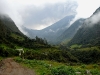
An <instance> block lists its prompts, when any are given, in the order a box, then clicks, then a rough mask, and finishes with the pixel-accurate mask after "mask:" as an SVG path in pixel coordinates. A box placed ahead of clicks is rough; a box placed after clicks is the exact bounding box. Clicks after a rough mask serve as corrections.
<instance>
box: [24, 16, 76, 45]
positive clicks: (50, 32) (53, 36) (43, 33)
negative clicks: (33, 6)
mask: <svg viewBox="0 0 100 75" xmlns="http://www.w3.org/2000/svg"><path fill="white" fill-rule="evenodd" d="M74 18H75V16H74V15H70V16H66V17H64V18H63V19H61V20H59V21H58V22H56V23H54V24H52V25H51V26H49V27H47V28H44V29H42V30H30V29H27V28H24V30H25V31H26V32H27V33H28V36H29V37H31V38H34V37H36V36H39V37H41V38H46V39H47V40H48V42H50V43H55V42H56V41H58V40H57V38H58V37H59V36H60V35H61V34H62V33H63V32H64V31H65V30H66V29H67V28H68V27H69V25H70V22H71V21H72V20H73V19H74Z"/></svg>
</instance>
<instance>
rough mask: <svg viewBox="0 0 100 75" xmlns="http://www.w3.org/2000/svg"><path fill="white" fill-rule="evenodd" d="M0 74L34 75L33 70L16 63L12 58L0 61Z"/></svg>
mask: <svg viewBox="0 0 100 75" xmlns="http://www.w3.org/2000/svg"><path fill="white" fill-rule="evenodd" d="M0 75H35V73H34V71H33V70H31V69H27V68H24V67H22V66H21V65H19V64H18V63H16V62H15V61H14V60H13V59H12V58H7V59H4V60H2V61H1V62H0Z"/></svg>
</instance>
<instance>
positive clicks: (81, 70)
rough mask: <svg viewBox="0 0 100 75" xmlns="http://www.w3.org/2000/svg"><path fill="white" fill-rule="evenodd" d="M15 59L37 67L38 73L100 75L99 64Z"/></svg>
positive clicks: (50, 74) (43, 74)
mask: <svg viewBox="0 0 100 75" xmlns="http://www.w3.org/2000/svg"><path fill="white" fill-rule="evenodd" d="M15 61H17V62H19V63H21V64H22V65H23V66H26V67H29V68H31V69H35V72H36V73H37V75H91V74H92V75H99V74H100V71H99V69H100V68H99V65H97V64H94V65H84V64H81V65H80V66H79V65H76V66H68V65H67V64H64V63H58V62H54V61H44V60H27V59H24V60H23V59H21V58H18V57H17V58H15Z"/></svg>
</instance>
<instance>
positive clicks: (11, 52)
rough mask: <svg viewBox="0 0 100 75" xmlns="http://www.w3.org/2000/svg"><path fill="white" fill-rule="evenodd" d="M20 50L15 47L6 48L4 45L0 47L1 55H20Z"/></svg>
mask: <svg viewBox="0 0 100 75" xmlns="http://www.w3.org/2000/svg"><path fill="white" fill-rule="evenodd" d="M18 54H19V52H18V51H17V50H14V49H9V48H7V49H4V47H0V56H2V57H11V56H18Z"/></svg>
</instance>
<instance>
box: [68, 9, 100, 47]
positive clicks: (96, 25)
mask: <svg viewBox="0 0 100 75" xmlns="http://www.w3.org/2000/svg"><path fill="white" fill-rule="evenodd" d="M73 44H82V45H100V7H99V8H98V9H97V10H96V11H95V12H94V13H93V15H92V16H91V17H89V18H88V19H86V20H85V21H84V23H83V25H82V27H81V28H80V29H79V30H78V31H77V33H76V35H75V36H74V37H73V39H72V40H71V41H70V42H69V44H68V45H73Z"/></svg>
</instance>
